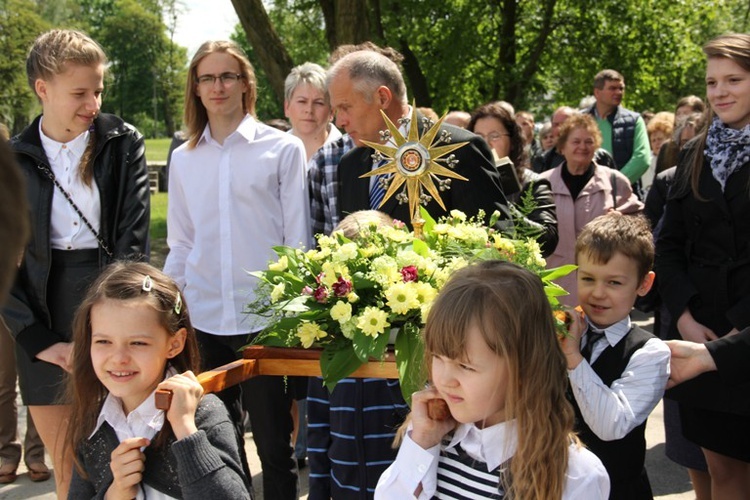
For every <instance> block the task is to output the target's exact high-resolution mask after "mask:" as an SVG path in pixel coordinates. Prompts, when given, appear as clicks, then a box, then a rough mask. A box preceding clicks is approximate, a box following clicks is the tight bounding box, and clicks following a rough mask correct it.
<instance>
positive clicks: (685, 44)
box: [238, 0, 750, 114]
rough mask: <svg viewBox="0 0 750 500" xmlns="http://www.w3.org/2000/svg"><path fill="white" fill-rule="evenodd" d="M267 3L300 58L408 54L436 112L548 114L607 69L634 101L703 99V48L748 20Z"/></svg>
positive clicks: (693, 10)
mask: <svg viewBox="0 0 750 500" xmlns="http://www.w3.org/2000/svg"><path fill="white" fill-rule="evenodd" d="M267 8H268V18H270V20H271V22H272V23H273V27H274V28H275V29H276V32H277V33H278V34H279V37H280V39H281V41H282V43H283V44H284V49H286V50H287V51H288V53H289V54H290V55H291V57H292V60H293V63H294V64H299V63H301V62H303V61H304V60H307V59H312V60H321V59H324V58H325V55H326V53H327V52H328V51H330V50H332V49H333V48H334V45H335V44H337V43H357V42H359V41H361V40H362V39H369V40H372V41H374V42H376V43H378V44H381V45H383V44H384V45H390V46H392V47H394V48H396V49H398V50H399V51H401V52H402V53H403V54H404V56H405V60H404V64H403V65H404V74H405V75H406V77H407V82H408V85H409V91H410V95H411V96H413V97H414V98H415V99H416V101H417V104H418V105H424V106H432V107H433V108H434V109H435V110H437V111H438V113H440V112H442V111H446V110H448V109H466V110H470V109H472V108H474V107H475V106H477V105H479V104H482V103H484V102H487V101H490V100H495V99H504V100H508V101H510V102H512V103H513V104H515V105H516V107H517V108H519V109H520V108H524V109H531V110H533V111H536V112H537V113H541V114H546V113H549V112H550V111H551V110H552V109H553V108H554V107H555V106H557V105H562V104H567V105H577V104H578V102H579V100H580V99H581V98H582V97H584V96H586V95H588V94H591V93H592V81H593V76H594V75H595V74H596V73H597V72H598V71H599V70H601V69H604V68H612V69H616V70H618V71H620V72H621V73H623V74H624V75H625V77H626V82H627V86H628V93H627V96H626V97H627V99H626V101H627V102H626V105H627V106H628V107H631V108H633V109H639V110H642V109H652V110H662V109H672V108H673V107H674V103H675V102H676V100H677V99H678V98H679V97H680V96H683V95H686V94H697V95H703V94H704V88H703V83H702V81H703V72H704V61H703V55H702V53H701V46H702V45H703V44H704V43H705V42H706V41H707V40H709V39H710V38H712V37H713V36H716V35H717V34H719V33H722V32H726V31H731V30H734V31H744V30H745V29H746V28H747V26H748V24H750V8H749V7H748V4H747V2H744V1H742V0H718V1H717V0H694V1H690V2H688V1H687V0H602V1H600V2H588V1H583V0H540V1H537V2H531V1H530V0H485V1H481V2H478V1H476V0H452V1H451V2H424V1H423V0H318V1H312V0H276V1H274V2H273V3H272V4H271V5H270V6H269V5H268V3H267ZM238 14H239V12H238ZM352 16H356V19H355V18H352ZM240 17H242V15H241V14H240ZM342 19H346V20H348V21H346V22H342ZM300 25H303V26H304V27H305V30H294V29H293V27H295V26H300ZM352 26H357V30H354V32H353V30H352V29H351V27H352ZM290 33H293V36H290ZM321 35H322V36H323V40H325V41H326V42H327V43H328V46H327V47H325V48H324V49H322V50H321V48H320V45H319V42H318V41H319V40H321ZM306 36H308V37H309V38H305V37H306ZM300 46H301V47H304V48H305V49H306V50H307V51H308V53H307V54H305V58H300V57H299V55H298V54H296V53H295V50H296V49H295V48H296V47H300ZM319 50H321V52H318V51H319ZM261 69H262V68H261ZM261 72H262V71H259V73H261ZM261 78H262V77H261ZM277 92H278V91H277Z"/></svg>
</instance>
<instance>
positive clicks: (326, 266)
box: [320, 262, 339, 288]
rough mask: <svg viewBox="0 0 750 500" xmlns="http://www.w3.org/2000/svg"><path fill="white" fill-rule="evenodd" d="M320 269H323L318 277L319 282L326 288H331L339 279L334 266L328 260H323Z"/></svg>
mask: <svg viewBox="0 0 750 500" xmlns="http://www.w3.org/2000/svg"><path fill="white" fill-rule="evenodd" d="M321 270H322V271H323V275H322V276H321V278H320V282H321V283H323V284H324V285H325V286H327V287H328V288H331V287H332V286H333V284H334V283H336V281H338V279H339V278H338V276H336V268H335V267H334V266H333V264H332V263H330V262H323V266H322V267H321Z"/></svg>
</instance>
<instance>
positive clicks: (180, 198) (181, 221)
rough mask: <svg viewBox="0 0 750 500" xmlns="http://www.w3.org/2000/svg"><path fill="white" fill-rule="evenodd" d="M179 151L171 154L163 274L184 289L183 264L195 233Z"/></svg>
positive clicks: (193, 241)
mask: <svg viewBox="0 0 750 500" xmlns="http://www.w3.org/2000/svg"><path fill="white" fill-rule="evenodd" d="M179 156H180V150H179V149H178V150H175V152H173V153H172V165H171V168H170V170H171V171H170V173H169V204H168V205H167V245H168V246H169V254H168V255H167V259H166V261H165V262H164V274H166V275H168V276H170V277H171V278H172V279H173V280H175V282H177V286H179V287H180V289H184V288H185V262H186V261H187V258H188V255H189V254H190V251H191V250H192V248H193V244H194V243H195V231H194V229H193V222H192V220H191V219H190V209H189V204H188V200H187V199H186V197H185V191H184V189H183V185H182V182H183V180H182V175H181V169H180V168H179V163H180V159H179Z"/></svg>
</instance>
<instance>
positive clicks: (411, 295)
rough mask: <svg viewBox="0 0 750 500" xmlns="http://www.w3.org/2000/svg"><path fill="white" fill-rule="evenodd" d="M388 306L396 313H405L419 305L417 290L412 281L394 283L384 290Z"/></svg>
mask: <svg viewBox="0 0 750 500" xmlns="http://www.w3.org/2000/svg"><path fill="white" fill-rule="evenodd" d="M385 298H386V300H387V301H388V307H390V308H391V310H392V311H393V312H395V313H396V314H406V313H408V312H409V311H410V310H412V309H416V308H418V307H419V298H418V297H417V290H416V287H415V286H414V284H413V283H411V282H409V283H396V284H395V285H393V286H391V287H390V288H389V289H388V290H386V291H385Z"/></svg>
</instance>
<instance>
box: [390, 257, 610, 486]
mask: <svg viewBox="0 0 750 500" xmlns="http://www.w3.org/2000/svg"><path fill="white" fill-rule="evenodd" d="M425 352H426V357H427V365H428V367H429V369H430V374H431V380H432V385H431V387H429V388H428V389H425V390H423V391H420V392H417V393H415V394H414V395H413V396H412V412H411V415H410V418H409V420H408V422H407V423H406V424H404V425H405V427H404V429H403V430H404V433H403V439H402V442H401V446H400V449H399V452H398V456H397V458H396V461H395V462H394V463H393V465H392V466H391V467H390V468H388V470H386V471H385V472H384V473H383V475H382V476H381V478H380V481H379V483H378V486H377V489H376V491H375V498H376V499H377V498H383V499H385V498H387V499H396V498H399V499H401V498H414V497H416V498H419V499H428V498H441V499H442V498H495V499H510V498H514V499H540V498H544V499H560V498H563V499H580V498H586V499H591V500H595V499H605V498H607V497H608V495H609V479H608V477H607V472H606V471H605V469H604V467H603V466H602V463H601V462H600V461H599V459H598V458H596V456H594V454H592V453H591V452H589V451H588V450H586V449H585V448H583V447H582V446H581V445H580V442H579V441H578V440H577V438H575V436H574V435H573V434H572V428H573V409H572V407H571V406H570V403H569V402H568V401H567V399H566V397H565V391H566V387H567V374H566V365H565V359H564V356H563V354H562V351H561V350H560V346H559V344H558V340H557V336H556V333H555V327H554V323H553V319H552V313H551V311H550V306H549V303H548V301H547V298H546V296H545V293H544V289H543V287H542V282H541V281H540V280H539V278H538V277H537V276H536V275H534V274H533V273H531V272H530V271H527V270H525V269H522V268H521V267H518V266H516V265H514V264H509V263H506V262H500V261H488V262H484V263H481V264H478V265H473V266H469V267H467V268H464V269H462V270H460V271H458V272H456V273H455V274H454V275H453V277H452V278H451V279H450V281H449V282H448V283H447V284H446V285H445V287H444V288H443V290H442V291H441V292H440V295H439V297H438V299H437V300H436V301H435V303H434V304H433V307H432V310H431V312H430V314H429V317H428V320H427V325H426V326H425Z"/></svg>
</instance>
